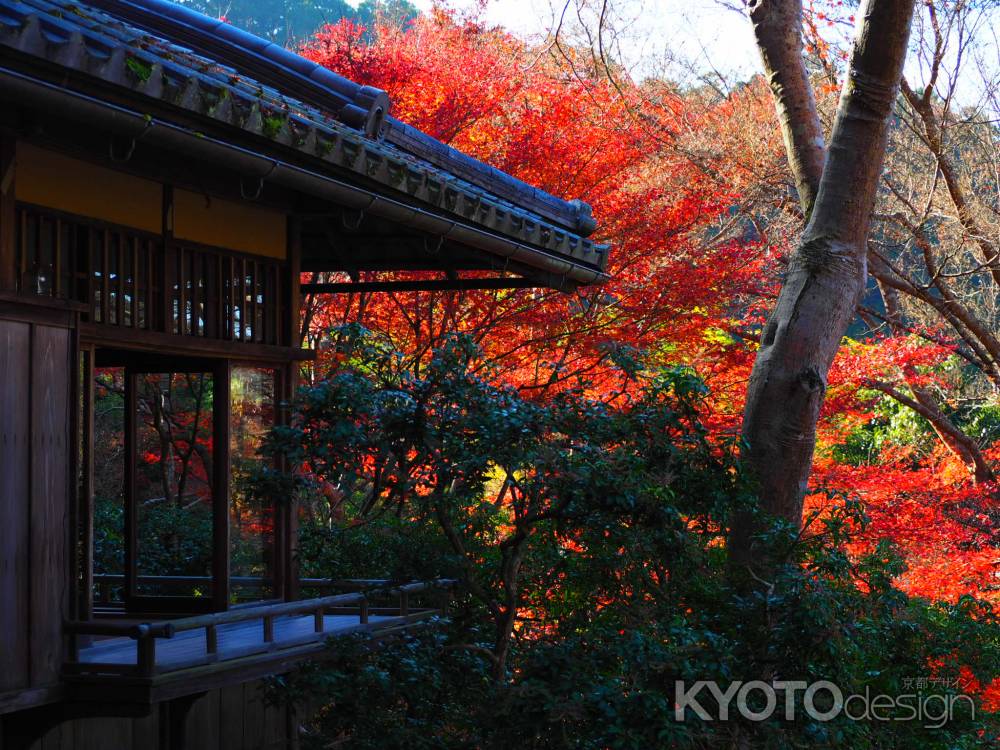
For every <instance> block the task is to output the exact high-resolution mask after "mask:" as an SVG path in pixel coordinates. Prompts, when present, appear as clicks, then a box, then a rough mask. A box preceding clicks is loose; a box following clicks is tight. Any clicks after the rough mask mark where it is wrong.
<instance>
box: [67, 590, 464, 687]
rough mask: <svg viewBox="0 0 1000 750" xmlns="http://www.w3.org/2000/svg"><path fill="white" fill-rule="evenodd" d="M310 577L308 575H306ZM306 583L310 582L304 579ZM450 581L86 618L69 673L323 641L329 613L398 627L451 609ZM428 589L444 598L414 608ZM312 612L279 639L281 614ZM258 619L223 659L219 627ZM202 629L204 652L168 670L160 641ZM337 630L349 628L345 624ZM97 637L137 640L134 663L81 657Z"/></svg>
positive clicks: (153, 670) (74, 637) (75, 625)
mask: <svg viewBox="0 0 1000 750" xmlns="http://www.w3.org/2000/svg"><path fill="white" fill-rule="evenodd" d="M306 580H309V579H306ZM303 583H305V581H303ZM455 583H456V582H455V581H453V580H450V579H436V580H433V581H420V582H415V583H407V584H403V585H399V586H392V585H387V584H388V582H387V581H384V580H374V579H354V580H346V581H333V580H325V581H324V585H329V586H339V587H342V588H357V589H358V590H356V591H351V592H349V593H344V594H337V595H333V596H324V597H320V598H318V599H304V600H302V601H293V602H280V603H276V604H262V605H259V606H250V607H240V608H238V609H233V610H230V611H228V612H218V613H215V614H208V615H198V616H194V617H185V618H181V619H175V620H167V621H163V622H153V623H142V624H134V623H131V624H130V623H116V622H115V621H114V620H90V621H87V622H67V623H66V624H65V627H64V630H65V633H66V635H67V636H68V637H69V641H70V644H69V661H68V663H67V664H66V665H65V671H66V672H67V673H69V674H101V675H122V676H125V675H129V676H139V677H144V678H152V677H154V676H156V675H157V674H158V673H161V672H164V671H169V672H175V671H179V670H180V669H187V668H190V667H194V666H200V665H204V664H211V663H215V662H219V661H228V660H232V659H236V658H242V657H244V656H250V655H253V654H266V653H269V652H273V651H281V650H286V649H291V648H295V647H300V646H304V645H307V644H315V643H318V642H321V641H323V640H324V639H325V638H326V637H327V636H328V635H329V632H328V631H327V630H326V615H327V614H332V613H336V614H352V615H356V616H357V618H358V623H357V626H355V627H353V628H351V630H352V631H354V630H370V631H376V632H377V631H385V630H391V629H396V628H399V627H401V626H405V625H408V624H411V623H413V622H416V621H418V620H421V619H426V618H428V617H430V616H433V615H434V614H437V613H439V612H441V611H442V610H443V609H445V607H446V601H447V596H448V595H449V592H450V591H451V589H452V588H453V587H454V585H455ZM425 592H438V593H440V594H442V595H443V602H444V603H440V604H439V606H438V607H436V608H421V609H415V608H413V607H412V606H411V597H412V596H414V595H419V594H422V593H425ZM386 597H398V606H397V607H395V608H385V607H379V608H378V609H377V610H376V611H377V612H378V613H379V614H380V615H381V618H380V621H379V622H378V623H371V622H370V619H369V618H370V616H371V614H372V611H373V608H372V607H371V606H370V604H371V601H372V600H377V599H382V598H386ZM308 615H311V616H312V618H313V628H312V632H310V633H308V634H305V635H300V636H296V637H292V638H284V639H280V640H278V641H276V640H275V622H276V620H278V618H282V617H285V618H288V617H302V616H308ZM250 621H259V623H260V628H261V630H260V633H261V640H260V641H259V642H255V643H253V644H252V645H250V646H248V647H246V648H244V649H242V650H238V651H237V652H234V653H230V654H229V655H227V656H226V657H225V659H220V657H219V628H220V627H221V626H223V625H229V624H233V623H240V622H250ZM195 630H203V631H204V636H205V652H204V654H201V655H198V656H195V657H191V658H189V659H187V660H185V661H184V662H182V663H179V664H178V663H173V664H171V665H170V666H169V668H165V669H160V668H159V667H158V665H157V659H156V644H157V641H158V640H162V639H171V638H174V637H175V636H177V635H178V634H179V633H184V632H188V631H195ZM337 632H346V631H345V630H344V629H343V628H341V629H339V630H338V631H337ZM94 636H112V637H114V636H117V637H119V638H131V639H133V640H134V641H135V663H134V664H121V663H118V662H115V663H102V662H98V661H92V660H86V661H81V660H80V648H81V642H80V639H81V637H86V638H88V640H89V639H90V638H92V637H94Z"/></svg>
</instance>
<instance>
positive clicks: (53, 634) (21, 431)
mask: <svg viewBox="0 0 1000 750" xmlns="http://www.w3.org/2000/svg"><path fill="white" fill-rule="evenodd" d="M60 317H62V318H63V322H62V324H60V323H59V319H60ZM69 325H70V316H69V315H66V314H63V315H62V316H60V315H59V314H57V313H53V312H51V311H48V310H45V309H41V310H39V311H37V312H31V311H24V310H21V311H18V310H17V309H16V308H12V307H11V306H10V305H0V695H2V694H3V693H8V692H10V691H13V690H18V689H24V688H42V687H47V686H51V685H54V684H56V683H58V681H59V671H60V668H61V666H62V658H63V643H62V622H63V619H65V618H67V617H68V616H69V614H70V612H69V608H68V607H69V592H70V575H71V574H70V520H71V512H70V508H71V503H72V497H73V492H72V487H71V440H70V429H71V427H70V422H71V419H70V403H71V382H72V381H71V377H72V372H73V367H72V351H73V348H74V332H73V330H72V329H71V328H70V327H69Z"/></svg>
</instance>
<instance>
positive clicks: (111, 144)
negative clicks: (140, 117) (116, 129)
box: [108, 115, 153, 164]
mask: <svg viewBox="0 0 1000 750" xmlns="http://www.w3.org/2000/svg"><path fill="white" fill-rule="evenodd" d="M151 127H153V118H152V117H149V116H148V115H147V117H146V124H145V125H144V126H143V128H142V130H141V131H140V132H139V134H138V135H134V136H132V137H131V138H129V139H128V147H127V148H126V149H125V154H124V156H119V155H118V154H116V153H115V142H116V141H117V140H118V136H115V135H112V136H111V139H110V140H109V141H108V156H109V157H110V158H111V161H113V162H117V163H119V164H123V163H125V162H127V161H129V160H130V159H131V158H132V154H134V153H135V146H136V144H137V143H138V142H139V141H141V140H142V138H143V136H145V135H146V133H148V132H149V129H150V128H151Z"/></svg>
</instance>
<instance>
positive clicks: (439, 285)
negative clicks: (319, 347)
mask: <svg viewBox="0 0 1000 750" xmlns="http://www.w3.org/2000/svg"><path fill="white" fill-rule="evenodd" d="M544 286H545V284H543V283H541V282H539V281H535V280H533V279H525V278H520V277H518V278H493V277H491V278H485V279H425V280H413V281H359V282H350V281H345V282H342V283H341V282H334V283H329V284H303V285H302V287H301V289H302V293H303V294H358V293H361V292H447V291H468V290H472V289H530V288H532V287H544Z"/></svg>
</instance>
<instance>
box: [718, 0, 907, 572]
mask: <svg viewBox="0 0 1000 750" xmlns="http://www.w3.org/2000/svg"><path fill="white" fill-rule="evenodd" d="M913 5H914V0H869V1H868V2H867V3H865V4H864V5H863V7H862V8H861V9H860V10H859V13H858V23H857V30H856V37H855V42H854V50H853V52H852V55H851V59H850V63H849V68H848V72H847V76H846V79H845V82H844V87H843V91H842V93H841V97H840V103H839V106H838V109H837V116H836V119H835V121H834V126H833V131H832V133H831V136H830V144H829V147H828V149H827V152H826V158H825V163H824V165H823V168H822V171H821V174H820V175H819V176H818V189H817V190H816V199H815V202H814V204H813V205H812V207H811V211H810V208H809V205H808V203H806V202H805V201H804V200H803V195H802V191H801V190H800V201H802V202H803V207H804V210H805V211H806V213H807V216H808V223H807V225H806V228H805V231H804V233H803V236H802V240H801V242H800V244H799V246H798V247H797V248H796V250H795V252H794V253H793V255H792V257H791V259H790V261H789V265H788V269H787V275H786V279H785V283H784V285H783V287H782V289H781V293H780V294H779V296H778V302H777V305H776V307H775V310H774V312H773V313H772V314H771V317H770V318H769V320H768V322H767V325H766V326H765V329H764V334H763V337H762V339H761V343H760V349H759V350H758V353H757V358H756V361H755V362H754V367H753V371H752V373H751V376H750V383H749V386H748V389H747V400H746V407H745V411H744V419H743V439H744V444H745V459H746V461H747V465H748V468H749V469H750V471H751V473H752V475H753V476H754V478H755V479H756V480H757V481H758V483H759V494H760V501H761V508H762V510H764V511H765V512H767V513H769V514H771V515H774V516H777V517H779V518H782V519H785V520H786V521H788V522H789V523H791V524H795V525H799V524H801V521H802V502H803V498H804V496H805V493H806V488H807V483H808V479H809V472H810V469H811V467H812V458H813V450H814V448H815V441H816V422H817V419H818V418H819V411H820V407H821V405H822V403H823V398H824V395H825V393H826V378H827V373H828V371H829V369H830V365H831V363H832V362H833V358H834V355H835V354H836V352H837V349H838V347H839V346H840V341H841V338H842V337H843V335H844V333H845V331H846V330H847V326H848V324H849V323H850V321H851V319H852V317H853V316H854V310H855V306H856V303H857V301H858V299H859V296H860V295H861V293H862V292H863V290H864V288H865V282H866V278H867V254H868V245H867V237H868V227H869V223H870V220H871V212H872V208H873V207H874V204H875V197H876V192H877V188H878V183H879V178H880V173H881V167H882V160H883V156H884V154H885V144H886V137H887V132H888V122H889V116H890V114H891V113H892V109H893V105H894V103H895V99H896V94H897V91H898V89H899V81H900V77H901V74H902V68H903V61H904V59H905V57H906V49H907V43H908V40H909V31H910V21H911V18H912V15H913ZM750 12H751V17H754V29H755V32H756V33H758V39H757V41H758V46H759V47H760V48H761V50H762V56H763V58H764V60H765V64H768V62H767V61H768V60H778V59H779V58H778V56H776V55H775V54H773V53H772V52H770V51H769V50H770V48H771V46H772V45H773V44H775V41H774V36H775V35H774V34H768V35H766V36H763V37H762V36H759V34H760V33H761V30H763V29H769V28H770V27H769V23H768V20H769V18H777V19H779V21H780V23H781V24H790V23H800V21H799V19H800V18H801V0H797V1H795V2H793V1H792V0H759V2H755V3H753V5H752V6H751V8H750ZM779 36H780V35H779ZM782 38H784V39H787V38H789V34H786V35H785V36H784V37H782ZM799 45H800V46H801V38H800V41H799ZM799 54H800V56H801V49H800V52H799ZM781 59H784V58H781ZM782 64H783V65H786V66H790V65H792V64H793V63H792V62H784V63H782ZM795 64H797V61H796V62H795ZM785 73H786V74H788V73H789V71H788V70H786V71H785ZM804 78H805V69H804V67H803V68H802V69H801V71H800V72H798V73H795V72H794V71H792V72H791V74H790V75H787V76H786V81H787V80H789V79H791V80H790V82H786V83H785V84H783V85H784V87H785V88H786V89H788V88H789V87H792V88H795V87H798V86H801V85H805V86H808V85H809V82H808V80H801V79H804ZM773 80H774V79H773V77H772V81H773ZM772 86H773V83H772ZM810 98H811V95H810ZM775 103H776V106H777V108H778V112H779V122H780V123H781V127H782V129H783V130H784V131H785V132H786V136H785V142H786V144H791V145H790V148H793V149H795V148H798V146H796V143H797V142H798V141H799V140H801V139H800V138H798V137H797V136H796V135H795V133H796V132H800V131H801V132H811V128H803V127H801V124H800V123H799V122H797V120H798V119H799V118H802V117H809V118H815V107H812V108H811V111H809V108H803V107H800V108H792V106H791V104H790V103H789V102H786V101H785V99H783V98H782V97H781V96H776V97H775ZM815 124H818V120H817V123H815ZM789 131H792V132H789ZM805 146H806V147H808V146H809V143H808V142H806V144H805ZM789 157H790V158H789V164H790V166H791V167H792V169H793V174H794V176H795V179H796V182H797V183H805V184H816V179H817V175H815V174H814V173H813V172H814V170H815V166H810V165H814V162H815V159H813V158H805V157H803V155H802V154H799V153H790V155H789ZM754 529H755V523H754V519H753V518H752V517H751V516H749V515H748V514H742V515H739V516H737V517H736V518H734V519H733V525H732V529H731V536H730V548H731V553H732V556H733V558H734V561H735V562H737V563H743V562H749V560H750V559H751V557H752V548H751V539H752V534H753V531H754Z"/></svg>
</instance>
